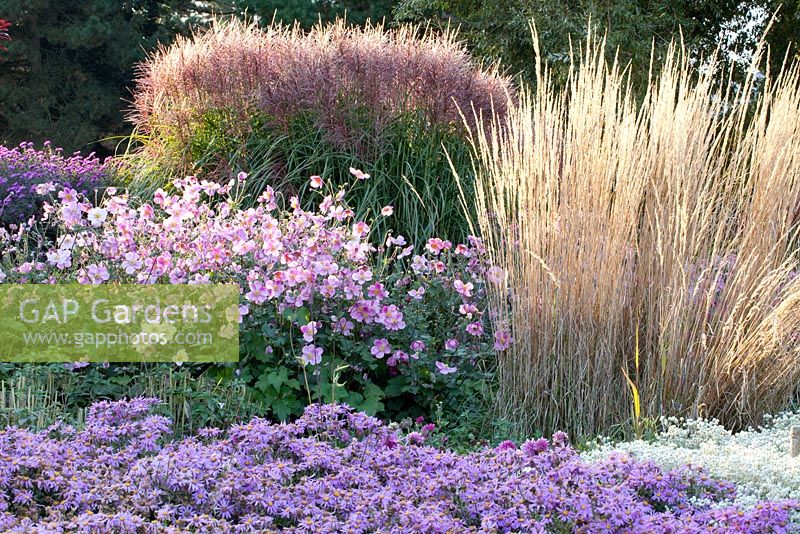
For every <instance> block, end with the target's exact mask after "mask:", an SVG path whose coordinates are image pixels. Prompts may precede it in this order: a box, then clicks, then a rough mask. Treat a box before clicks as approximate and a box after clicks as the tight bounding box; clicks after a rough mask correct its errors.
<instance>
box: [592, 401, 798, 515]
mask: <svg viewBox="0 0 800 534" xmlns="http://www.w3.org/2000/svg"><path fill="white" fill-rule="evenodd" d="M765 419H766V421H765V425H764V427H762V428H758V429H748V430H746V431H743V432H738V433H736V434H733V433H731V432H730V431H728V430H726V429H725V428H724V427H723V426H721V425H720V424H719V423H718V422H717V421H715V420H711V421H705V420H684V419H676V418H669V419H666V418H665V419H663V420H662V423H663V425H664V428H665V430H663V431H662V432H661V433H660V434H658V435H657V436H656V438H655V439H654V440H652V441H643V440H636V441H630V442H623V443H612V442H610V441H608V440H600V442H599V444H597V445H596V446H595V447H593V448H591V449H590V450H589V451H587V452H585V453H583V457H584V458H585V459H586V460H588V461H598V460H601V459H603V458H606V457H608V456H609V455H610V454H612V453H627V454H629V455H630V456H632V457H635V458H637V459H640V460H651V461H653V462H654V463H656V464H658V465H659V466H661V467H663V468H665V469H672V468H675V467H678V466H681V465H694V466H699V467H703V468H705V469H706V470H707V471H708V472H709V473H710V474H711V475H712V476H713V477H714V478H717V479H723V480H727V481H729V482H732V483H734V484H736V486H737V497H736V500H735V504H737V505H739V506H744V507H749V506H753V505H755V504H756V503H757V502H758V501H762V500H775V499H800V456H797V457H795V458H792V457H790V455H789V432H790V428H791V427H792V426H800V413H784V414H780V415H778V416H775V417H767V418H765Z"/></svg>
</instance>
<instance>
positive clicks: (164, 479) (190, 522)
mask: <svg viewBox="0 0 800 534" xmlns="http://www.w3.org/2000/svg"><path fill="white" fill-rule="evenodd" d="M154 404H155V401H154V400H153V399H142V398H139V399H133V400H131V401H121V402H116V403H109V402H102V403H98V404H95V405H94V406H92V407H91V408H90V410H89V413H88V415H87V421H86V426H85V428H84V429H82V430H75V429H74V428H70V427H67V426H60V425H55V426H53V427H51V428H49V429H47V430H45V431H43V432H40V433H34V432H30V431H28V430H23V429H18V428H8V429H6V430H3V431H0V465H2V470H0V472H1V473H2V476H0V510H2V512H1V513H0V529H2V530H4V531H12V532H30V531H31V530H32V529H33V528H35V527H39V528H47V529H52V530H59V529H69V530H85V531H89V530H90V529H95V530H101V531H108V530H113V531H114V532H133V531H137V532H142V531H150V532H163V531H165V530H169V529H174V530H175V531H178V530H179V529H180V530H186V529H191V530H193V531H217V532H233V531H236V532H267V531H274V530H278V529H282V530H288V531H298V532H373V531H381V532H447V531H450V532H470V531H472V532H510V531H523V532H572V531H575V530H581V531H587V532H628V531H629V532H701V531H702V532H708V531H712V532H764V533H767V532H784V531H786V527H787V522H788V520H789V514H790V513H791V511H792V510H793V509H796V508H797V507H798V505H800V503H798V502H797V501H784V502H765V503H761V504H760V505H759V506H756V507H754V508H753V509H750V510H741V509H737V508H733V507H729V506H722V507H714V506H713V505H714V504H715V503H719V502H720V501H722V500H724V499H729V498H731V497H732V496H733V495H734V488H733V486H731V485H730V484H727V483H725V482H718V481H714V480H712V479H711V478H709V477H708V476H707V475H706V474H705V473H704V472H703V471H701V470H698V469H692V468H678V469H675V470H672V471H664V470H662V469H660V468H659V467H657V466H656V465H654V464H653V463H650V462H637V461H633V460H630V459H627V458H625V457H613V458H610V459H607V460H603V461H601V462H599V463H596V464H591V463H586V462H585V461H583V460H582V459H581V458H580V457H579V456H578V455H577V453H576V452H575V450H574V449H573V448H572V447H570V446H569V445H568V444H567V442H566V436H565V435H563V434H557V435H556V436H554V438H553V443H552V444H550V443H548V442H547V441H546V440H543V439H540V440H536V441H528V442H526V443H524V444H522V445H521V446H520V447H519V448H517V447H515V446H514V445H513V444H512V443H510V442H505V443H503V444H501V445H500V446H498V447H497V448H495V449H485V450H482V451H479V452H475V453H472V454H466V455H459V454H455V453H453V452H449V451H447V450H440V449H436V448H433V447H428V446H426V445H425V444H424V439H425V437H424V436H423V435H422V434H419V433H414V434H409V435H407V436H402V435H399V434H397V433H396V432H395V431H393V430H392V429H390V428H389V427H387V426H385V425H383V424H382V423H380V422H379V421H378V420H377V419H374V418H372V417H369V416H367V415H365V414H363V413H359V412H354V411H352V410H350V409H349V408H347V407H345V406H342V405H313V406H309V407H308V408H306V411H305V414H304V415H303V416H302V417H301V418H300V419H298V420H297V421H295V422H294V423H291V424H280V425H275V424H270V423H269V422H267V421H264V420H261V419H258V418H256V419H253V420H252V421H250V422H249V423H248V424H246V425H239V426H234V427H232V428H230V429H228V430H227V431H223V430H217V429H207V430H205V431H202V432H201V433H200V434H199V435H198V436H197V437H193V438H187V439H184V440H183V441H179V442H168V443H166V444H162V440H163V438H164V437H165V436H166V435H167V434H168V433H169V421H168V420H166V419H165V418H163V417H161V416H158V415H152V414H151V413H150V410H151V408H152V407H153V405H154ZM709 529H710V530H709Z"/></svg>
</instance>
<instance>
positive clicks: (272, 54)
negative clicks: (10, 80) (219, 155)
mask: <svg viewBox="0 0 800 534" xmlns="http://www.w3.org/2000/svg"><path fill="white" fill-rule="evenodd" d="M508 89H509V84H508V81H507V80H506V79H505V78H504V77H502V76H499V75H498V74H497V73H496V71H495V70H494V69H488V70H483V69H481V68H480V67H479V66H477V65H476V64H475V63H474V62H473V60H472V59H471V58H470V56H469V54H468V53H467V51H466V50H465V49H464V47H463V46H462V45H460V44H458V43H457V42H456V41H455V36H454V35H453V34H450V33H446V34H444V35H434V34H432V33H424V34H422V35H419V32H418V31H417V29H416V28H413V27H401V28H399V29H397V30H394V31H385V30H384V29H383V27H382V26H367V27H366V28H358V27H349V26H347V25H346V24H345V22H344V21H343V20H340V21H338V22H336V23H334V24H330V25H317V26H315V27H314V28H313V29H312V30H311V31H309V32H305V31H303V30H302V29H301V28H299V27H297V26H295V27H288V26H284V25H280V24H272V25H270V26H269V27H267V28H264V29H260V28H258V27H257V26H255V25H247V24H244V23H241V22H238V21H230V22H227V23H219V24H216V25H215V26H213V27H212V29H211V30H209V31H208V32H206V33H203V34H202V35H197V36H194V37H192V38H183V37H178V40H177V41H176V42H175V44H173V45H172V46H170V47H169V48H162V49H161V50H159V51H158V52H157V53H156V54H155V55H154V56H153V57H152V58H151V59H150V60H149V61H148V62H146V63H145V64H144V65H142V67H141V70H140V73H139V77H138V80H137V91H136V94H135V95H134V115H133V119H134V122H135V123H136V125H137V126H138V128H139V129H140V130H141V131H142V132H143V133H148V134H153V135H156V136H159V137H171V136H174V137H177V138H179V139H184V140H186V139H187V137H186V136H187V134H188V133H189V132H191V130H192V127H193V126H194V125H195V123H196V121H197V119H198V118H199V117H201V116H202V115H203V114H204V113H206V112H209V111H215V110H225V111H229V112H233V113H236V114H238V116H239V117H240V118H241V119H243V120H242V122H241V126H242V127H246V125H247V119H249V118H250V117H252V114H253V113H254V112H255V111H258V112H260V113H261V114H263V116H265V117H266V118H267V119H268V120H270V121H273V122H274V123H275V125H276V126H280V125H283V126H285V125H286V124H287V123H288V121H290V120H291V119H292V118H294V117H296V116H298V115H301V114H306V113H310V114H311V115H313V118H314V120H315V122H316V124H317V126H318V127H320V128H321V129H322V130H323V131H325V132H326V134H327V136H328V137H329V139H331V140H332V141H334V142H335V143H336V144H337V145H339V146H352V145H353V144H358V143H359V142H360V140H361V138H363V137H365V136H369V135H371V134H375V133H378V132H380V131H381V129H382V128H383V127H385V126H386V125H387V124H389V123H390V122H391V121H392V120H393V119H395V118H396V117H398V116H400V115H402V114H404V113H406V112H413V113H415V114H416V113H418V114H420V115H421V116H423V117H424V119H425V121H426V122H427V123H428V124H430V125H436V124H438V125H448V126H453V127H459V126H460V125H461V120H460V116H459V107H460V108H461V109H470V106H475V108H476V109H477V110H481V111H483V112H484V113H486V114H488V113H490V111H491V108H492V105H493V104H494V105H495V106H496V107H497V108H498V110H499V109H502V108H503V107H504V106H505V102H506V91H508ZM357 112H364V115H358V114H357ZM361 119H367V121H368V122H366V123H364V122H362V121H361ZM354 120H355V122H354Z"/></svg>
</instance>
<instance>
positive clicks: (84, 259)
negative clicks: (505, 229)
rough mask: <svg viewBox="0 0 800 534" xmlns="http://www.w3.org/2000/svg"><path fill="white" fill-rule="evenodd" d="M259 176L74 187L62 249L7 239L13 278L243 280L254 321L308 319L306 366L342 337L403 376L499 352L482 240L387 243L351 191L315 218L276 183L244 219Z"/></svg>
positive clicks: (60, 223) (55, 215) (49, 215)
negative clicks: (92, 194) (247, 188)
mask: <svg viewBox="0 0 800 534" xmlns="http://www.w3.org/2000/svg"><path fill="white" fill-rule="evenodd" d="M315 178H316V177H312V182H311V184H312V185H315V184H316V182H315V181H314V180H315ZM245 179H246V175H243V176H239V177H238V178H237V179H236V180H231V182H229V183H228V184H225V185H221V184H217V183H212V182H207V181H198V180H196V179H195V178H193V177H189V178H186V179H181V180H177V181H175V182H174V184H173V186H174V190H173V189H171V190H170V192H168V191H166V190H164V189H159V190H158V191H156V192H155V194H154V196H153V198H152V202H149V203H138V204H137V203H136V202H135V201H134V200H133V199H132V198H130V197H129V196H128V195H127V194H125V193H123V192H120V191H116V190H114V189H113V188H112V189H109V190H108V192H107V195H106V197H105V199H104V200H103V202H102V203H101V205H99V206H96V207H95V206H93V205H92V204H91V203H89V202H88V201H85V200H84V199H82V198H80V196H79V195H78V194H77V193H76V192H75V191H74V190H72V189H68V188H67V189H63V190H61V191H58V192H57V197H58V199H57V200H56V201H55V202H54V204H52V205H50V204H48V205H46V206H45V215H44V220H43V221H42V222H44V223H47V224H51V225H55V226H57V227H58V228H59V229H60V230H59V233H58V237H57V238H56V239H55V241H54V242H48V241H46V240H43V241H42V242H41V243H42V246H41V248H40V249H39V250H38V251H34V252H33V253H29V254H27V255H26V254H24V250H25V249H24V248H23V247H21V246H18V245H20V244H21V243H22V242H23V241H25V240H28V239H29V236H30V235H31V234H32V233H33V232H34V229H33V228H32V227H28V226H25V225H23V226H22V228H21V229H20V230H19V231H18V232H16V233H15V234H14V235H11V234H9V233H8V232H7V231H5V230H0V232H3V235H2V236H0V239H2V242H3V245H2V249H1V250H2V255H3V256H4V257H5V258H6V259H7V260H8V261H7V262H6V264H8V263H11V264H13V265H14V267H13V268H12V269H11V270H10V271H9V272H3V273H2V276H3V277H4V278H5V277H12V280H13V281H16V282H21V283H28V282H29V283H63V282H71V281H77V282H79V283H82V284H101V283H109V282H111V283H114V282H127V283H141V284H154V283H170V284H206V283H213V282H231V281H235V282H237V283H239V284H240V287H241V288H242V300H243V302H242V306H241V308H240V313H241V315H242V317H243V320H245V321H247V320H255V321H259V322H262V323H263V322H264V321H275V320H279V319H278V318H280V317H285V316H286V315H287V314H291V313H293V311H294V312H300V311H302V312H304V313H295V315H292V316H291V317H292V318H291V319H290V321H291V323H292V327H293V329H294V330H293V332H294V333H293V335H294V336H296V337H297V338H298V342H299V344H298V345H297V347H296V349H295V350H296V353H295V357H296V359H297V361H298V362H299V363H300V364H302V365H303V366H307V365H312V366H313V365H318V364H320V363H321V362H322V361H323V358H324V356H325V354H326V351H327V347H328V346H330V344H331V340H332V339H335V338H342V337H344V338H352V339H353V340H356V341H357V342H363V343H364V344H365V345H366V347H367V349H366V350H365V354H370V355H371V357H373V358H374V359H378V360H383V361H385V362H386V364H387V365H388V366H389V367H390V368H393V369H395V370H396V369H398V368H399V367H400V366H402V365H404V364H407V363H409V362H411V361H417V360H419V359H420V356H421V355H423V354H425V355H426V356H428V358H427V359H425V362H426V363H425V365H428V367H429V369H430V370H431V371H432V372H436V371H438V374H439V375H447V374H452V373H455V372H456V371H457V369H458V367H459V365H460V362H459V358H463V357H464V356H465V354H466V353H467V351H468V350H470V349H474V348H475V347H478V346H479V345H480V344H481V343H482V344H483V345H484V346H488V347H491V345H492V344H491V338H489V341H488V343H487V342H486V340H484V338H485V337H486V336H485V332H486V330H487V328H488V322H489V321H488V317H487V316H486V313H485V312H484V310H483V309H482V305H481V299H482V297H483V295H484V294H485V285H486V282H485V281H484V275H485V273H486V272H487V270H488V269H489V266H488V265H487V264H486V261H485V259H484V254H483V252H484V249H483V245H482V243H481V241H480V240H479V239H477V238H470V240H469V241H470V242H469V243H468V244H460V245H457V246H454V245H453V244H452V243H451V242H449V241H446V240H442V239H438V238H433V239H430V240H429V241H428V242H427V244H426V245H425V249H426V252H425V254H414V248H413V246H412V245H410V244H407V243H406V240H405V239H404V238H403V237H402V236H396V237H395V236H391V235H389V236H386V237H385V238H384V239H382V240H381V244H380V246H378V247H376V246H374V245H373V244H371V242H370V240H369V237H370V226H369V224H368V223H367V222H365V221H357V220H355V219H354V213H353V211H352V210H351V209H350V208H348V207H347V205H346V204H345V202H344V192H343V191H339V192H337V193H332V194H327V195H325V194H324V193H323V194H321V202H320V204H319V206H318V209H317V210H316V211H315V212H309V211H304V210H302V209H301V208H300V207H299V206H300V203H299V201H298V199H297V198H291V199H289V206H290V209H289V210H287V211H283V210H280V209H278V207H279V204H280V203H281V199H280V198H279V197H278V195H277V194H276V193H275V191H273V190H272V189H271V188H269V187H268V188H267V189H266V190H265V191H264V192H263V194H261V196H260V197H259V198H258V204H257V206H256V207H254V208H250V209H246V210H240V209H238V208H237V198H236V192H237V189H238V186H239V184H240V183H241V182H243V181H244V180H245ZM321 185H322V184H321V183H320V186H321ZM48 193H53V192H52V191H48ZM26 236H27V237H26ZM492 272H494V270H493V271H492ZM432 288H438V289H436V290H435V291H432ZM441 291H445V292H446V293H447V295H448V296H449V298H451V299H452V302H453V304H452V306H451V307H450V313H451V317H450V318H449V319H446V320H442V321H439V322H442V323H446V328H444V330H443V331H442V332H441V336H440V337H439V335H438V334H436V335H434V334H433V333H431V332H430V331H429V329H428V326H427V325H425V324H422V321H420V320H416V319H418V316H419V315H420V314H424V313H423V310H424V308H425V307H426V306H430V303H431V302H433V300H434V299H436V300H438V301H440V302H441V300H442V299H441ZM432 292H435V293H437V294H438V296H437V295H432V296H431V293H432ZM248 316H249V318H248V319H245V317H248ZM443 319H444V318H443ZM409 321H411V322H413V323H414V324H413V325H411V326H410V323H409ZM494 336H495V338H494V346H495V348H498V349H500V350H502V349H505V348H507V347H508V344H509V343H510V336H509V334H508V333H507V332H503V331H498V332H494ZM462 349H463V350H462ZM458 351H461V353H459V352H458ZM434 363H435V365H434Z"/></svg>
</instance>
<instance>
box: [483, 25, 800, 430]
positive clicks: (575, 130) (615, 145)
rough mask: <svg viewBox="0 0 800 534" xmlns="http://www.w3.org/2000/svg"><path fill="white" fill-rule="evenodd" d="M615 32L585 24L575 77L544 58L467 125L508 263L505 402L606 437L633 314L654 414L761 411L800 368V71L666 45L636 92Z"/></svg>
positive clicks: (521, 413) (503, 286)
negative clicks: (612, 57)
mask: <svg viewBox="0 0 800 534" xmlns="http://www.w3.org/2000/svg"><path fill="white" fill-rule="evenodd" d="M604 46H605V44H604V43H603V42H602V41H600V40H597V39H596V38H589V39H588V41H587V42H586V44H585V50H583V54H582V59H581V60H580V61H579V62H576V63H575V64H574V65H573V69H572V73H571V76H570V79H569V83H568V84H567V86H566V87H565V88H564V89H563V90H555V89H553V85H552V84H551V83H550V78H549V74H548V72H547V71H546V69H545V68H544V67H542V66H541V65H538V66H537V72H538V82H537V84H536V87H535V89H533V90H529V91H527V92H525V91H523V92H522V94H521V95H519V98H518V101H517V102H516V103H509V112H508V115H507V116H506V117H505V118H502V119H498V118H495V119H494V120H492V121H489V122H488V124H487V125H486V127H484V128H477V129H475V130H474V131H473V132H472V139H471V141H472V144H473V152H474V162H475V172H476V176H477V183H476V193H477V201H478V202H477V203H478V206H477V208H478V218H477V225H478V226H479V227H480V229H481V232H482V234H483V237H484V239H485V242H486V245H487V248H488V251H489V254H490V255H491V258H492V260H493V261H494V262H495V263H496V264H497V265H499V266H501V267H502V268H503V269H504V270H505V273H506V277H505V279H504V280H503V282H502V283H500V284H497V285H495V286H494V290H493V291H492V306H493V308H494V310H493V311H494V315H495V317H496V321H497V322H498V327H506V326H508V327H510V328H511V330H512V331H513V335H514V338H515V343H514V344H513V346H512V347H511V348H510V349H509V350H508V351H506V352H505V353H502V354H499V355H498V358H499V366H498V369H499V375H500V376H499V378H500V394H499V399H498V406H499V408H500V411H501V413H502V414H503V415H504V416H506V417H509V418H511V419H512V420H514V421H515V422H517V423H518V424H519V426H520V430H522V431H528V432H530V431H535V430H537V431H542V430H543V431H554V430H556V429H565V430H568V431H570V432H571V433H573V434H574V435H578V436H591V435H594V434H597V433H600V432H608V431H609V429H610V428H612V427H613V426H614V425H617V424H620V423H622V422H624V421H625V420H626V419H627V418H628V416H629V414H630V406H631V398H630V395H631V388H630V387H628V383H627V382H626V380H625V377H624V376H623V373H622V372H621V371H620V370H621V369H630V368H632V363H633V362H632V359H633V357H634V352H635V350H636V341H635V338H636V332H637V328H638V329H639V333H640V347H639V359H640V362H639V381H640V383H638V384H636V389H637V390H638V392H639V395H640V399H641V410H642V416H643V417H657V416H659V415H710V416H716V417H719V418H721V419H722V420H723V422H725V423H728V424H731V425H734V426H737V425H739V426H740V425H746V424H750V423H753V422H757V421H758V420H759V419H760V417H761V415H762V414H763V413H764V412H765V411H770V410H772V411H774V410H777V409H780V408H782V407H784V406H785V405H786V403H787V401H788V400H789V399H790V397H791V395H792V394H793V392H794V391H795V389H796V385H797V383H798V379H800V277H797V272H798V254H797V251H796V242H797V235H796V234H797V229H798V228H797V227H798V210H800V208H798V206H800V89H798V87H799V84H798V82H799V80H800V76H798V66H797V65H795V66H793V67H791V68H788V69H786V70H785V71H784V72H783V73H781V74H779V75H778V76H777V77H776V78H774V79H767V81H766V82H765V83H760V84H757V83H756V80H755V79H754V78H753V77H752V76H751V77H750V78H749V79H747V80H746V81H745V82H744V83H740V84H735V83H734V82H733V81H732V80H730V79H728V80H727V81H723V82H722V83H721V84H720V83H719V80H718V79H717V78H715V76H714V75H713V72H714V71H715V70H716V69H715V68H714V67H715V60H713V59H712V60H711V61H710V63H709V65H708V67H709V68H706V69H703V71H702V72H698V71H696V70H694V69H693V67H692V66H691V64H690V61H689V59H688V58H687V57H686V55H685V54H684V53H683V52H682V51H680V50H676V49H673V50H672V51H671V53H670V54H668V58H667V60H666V63H665V65H664V68H663V69H661V70H660V74H659V76H658V77H657V78H655V79H653V80H651V84H650V87H649V90H648V92H647V95H646V97H645V99H644V102H643V103H642V105H640V106H637V105H635V103H634V102H633V96H632V94H631V92H630V89H629V88H628V86H627V85H626V79H625V76H624V73H622V72H621V71H620V68H619V66H618V65H617V64H616V63H614V62H608V61H607V60H606V59H605V54H604ZM753 71H754V72H755V69H753ZM756 89H757V90H756ZM754 95H755V96H754ZM792 243H794V247H795V248H793V245H792Z"/></svg>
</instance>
